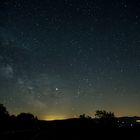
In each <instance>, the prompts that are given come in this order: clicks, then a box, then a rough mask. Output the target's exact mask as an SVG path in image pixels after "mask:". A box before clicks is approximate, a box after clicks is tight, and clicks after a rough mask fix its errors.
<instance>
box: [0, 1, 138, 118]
mask: <svg viewBox="0 0 140 140" xmlns="http://www.w3.org/2000/svg"><path fill="white" fill-rule="evenodd" d="M0 19H1V21H0V102H1V103H3V104H4V105H5V106H7V108H8V110H9V111H10V113H11V114H18V113H20V112H31V113H33V114H35V115H37V116H38V117H39V118H40V119H46V118H47V116H58V118H59V117H62V118H69V117H75V116H78V115H79V114H82V113H86V114H88V115H91V116H92V115H94V112H95V110H97V109H106V110H109V111H113V112H115V114H116V115H140V110H139V107H140V102H139V101H140V86H139V83H140V2H139V1H138V0H134V1H129V0H117V1H116V0H107V1H103V0H77V1H75V0H61V1H59V0H54V1H51V0H46V1H39V0H30V1H24V0H15V1H14V0H13V1H12V0H1V1H0Z"/></svg>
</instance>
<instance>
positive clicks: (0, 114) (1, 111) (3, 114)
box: [0, 104, 9, 120]
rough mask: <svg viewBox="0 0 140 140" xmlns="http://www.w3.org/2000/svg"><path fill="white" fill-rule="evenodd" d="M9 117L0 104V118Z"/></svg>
mask: <svg viewBox="0 0 140 140" xmlns="http://www.w3.org/2000/svg"><path fill="white" fill-rule="evenodd" d="M8 117H9V113H8V111H7V109H6V107H5V106H4V105H3V104H0V120H5V119H7V118H8Z"/></svg>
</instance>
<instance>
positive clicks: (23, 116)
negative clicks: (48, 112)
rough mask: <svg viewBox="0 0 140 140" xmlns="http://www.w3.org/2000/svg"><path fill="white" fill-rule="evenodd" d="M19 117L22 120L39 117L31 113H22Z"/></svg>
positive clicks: (31, 119)
mask: <svg viewBox="0 0 140 140" xmlns="http://www.w3.org/2000/svg"><path fill="white" fill-rule="evenodd" d="M17 119H18V120H21V121H33V120H36V119H37V118H36V117H34V115H33V114H31V113H20V114H19V115H18V116H17Z"/></svg>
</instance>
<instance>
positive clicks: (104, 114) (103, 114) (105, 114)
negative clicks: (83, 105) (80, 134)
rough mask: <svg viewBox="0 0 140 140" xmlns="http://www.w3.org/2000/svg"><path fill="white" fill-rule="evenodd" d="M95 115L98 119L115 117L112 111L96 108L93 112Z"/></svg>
mask: <svg viewBox="0 0 140 140" xmlns="http://www.w3.org/2000/svg"><path fill="white" fill-rule="evenodd" d="M95 117H96V118H99V119H102V118H104V119H109V118H115V115H114V113H113V112H107V111H105V110H97V111H96V113H95Z"/></svg>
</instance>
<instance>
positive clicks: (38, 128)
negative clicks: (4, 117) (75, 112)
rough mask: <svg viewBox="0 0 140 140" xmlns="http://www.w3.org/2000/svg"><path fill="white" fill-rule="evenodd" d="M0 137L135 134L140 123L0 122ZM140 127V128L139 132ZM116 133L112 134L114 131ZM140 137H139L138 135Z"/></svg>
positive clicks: (30, 139) (39, 139) (36, 139)
mask: <svg viewBox="0 0 140 140" xmlns="http://www.w3.org/2000/svg"><path fill="white" fill-rule="evenodd" d="M0 130H1V132H0V140H51V139H62V138H64V139H81V138H85V139H96V138H101V137H104V139H105V138H112V139H114V138H117V137H118V139H120V136H122V134H123V135H124V136H125V137H127V136H129V137H131V138H132V139H134V137H135V136H136V135H137V134H138V133H139V132H140V131H139V130H140V124H139V123H133V124H132V122H131V121H130V120H129V121H128V122H127V121H125V120H124V119H123V120H119V121H118V120H115V121H113V120H111V121H110V120H95V119H93V120H90V119H89V120H88V119H69V120H63V121H50V122H47V121H38V120H36V121H32V122H31V121H30V122H27V121H25V122H23V121H22V122H21V121H19V122H18V121H12V122H10V121H9V122H8V123H4V122H1V126H0ZM138 131H139V132H138ZM112 134H113V135H112ZM138 139H139V138H138Z"/></svg>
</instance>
